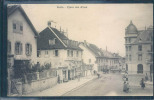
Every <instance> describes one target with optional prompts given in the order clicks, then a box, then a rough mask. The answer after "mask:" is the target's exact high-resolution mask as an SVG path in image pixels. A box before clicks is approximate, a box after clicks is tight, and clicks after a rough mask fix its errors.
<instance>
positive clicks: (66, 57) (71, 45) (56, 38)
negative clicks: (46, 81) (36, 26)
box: [37, 22, 82, 81]
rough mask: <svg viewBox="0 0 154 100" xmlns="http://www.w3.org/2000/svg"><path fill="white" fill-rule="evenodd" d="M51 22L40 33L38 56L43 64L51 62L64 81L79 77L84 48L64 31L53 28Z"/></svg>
mask: <svg viewBox="0 0 154 100" xmlns="http://www.w3.org/2000/svg"><path fill="white" fill-rule="evenodd" d="M51 24H52V23H51V22H48V27H47V28H45V29H44V30H43V31H41V32H40V33H39V38H38V42H37V44H38V49H37V56H38V62H39V63H40V64H41V65H44V64H47V63H49V64H51V68H52V69H53V68H54V69H56V74H57V75H59V76H60V77H61V79H62V80H63V81H68V80H71V79H74V78H75V77H77V75H78V74H79V73H80V70H81V64H82V63H81V57H82V49H81V48H80V47H79V46H78V45H79V44H78V42H77V41H73V40H70V39H69V38H68V37H67V36H66V35H65V34H66V33H64V32H63V31H61V29H60V30H58V29H56V28H53V27H52V26H51Z"/></svg>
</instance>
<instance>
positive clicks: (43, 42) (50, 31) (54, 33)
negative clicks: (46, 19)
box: [37, 27, 82, 50]
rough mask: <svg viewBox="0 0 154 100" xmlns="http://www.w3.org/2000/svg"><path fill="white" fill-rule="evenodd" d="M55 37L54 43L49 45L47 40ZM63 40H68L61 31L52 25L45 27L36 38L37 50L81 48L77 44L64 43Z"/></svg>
mask: <svg viewBox="0 0 154 100" xmlns="http://www.w3.org/2000/svg"><path fill="white" fill-rule="evenodd" d="M53 38H57V39H56V40H57V43H56V44H55V45H49V40H50V39H53ZM64 40H69V38H68V37H66V36H65V35H64V34H63V33H61V32H60V31H59V30H57V29H56V28H53V27H47V28H45V29H44V30H43V31H42V32H40V34H39V38H38V42H37V44H38V50H51V49H73V50H82V49H81V48H80V47H79V46H73V45H69V44H66V43H65V42H64Z"/></svg>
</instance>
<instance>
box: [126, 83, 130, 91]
mask: <svg viewBox="0 0 154 100" xmlns="http://www.w3.org/2000/svg"><path fill="white" fill-rule="evenodd" d="M129 90H130V86H129V82H128V81H127V83H126V92H127V93H128V92H129Z"/></svg>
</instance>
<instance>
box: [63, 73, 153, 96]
mask: <svg viewBox="0 0 154 100" xmlns="http://www.w3.org/2000/svg"><path fill="white" fill-rule="evenodd" d="M101 76H102V77H101V78H99V79H95V80H93V81H92V82H90V83H88V84H86V85H84V86H83V87H80V88H78V89H76V90H74V91H71V92H69V93H66V94H64V95H63V96H143V95H145V96H152V95H153V87H152V85H146V88H145V89H144V90H143V89H141V88H140V86H134V85H130V92H129V93H125V92H123V81H122V75H121V74H118V73H115V74H102V75H101ZM130 83H131V82H130ZM136 84H138V83H136Z"/></svg>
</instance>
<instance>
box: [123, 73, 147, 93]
mask: <svg viewBox="0 0 154 100" xmlns="http://www.w3.org/2000/svg"><path fill="white" fill-rule="evenodd" d="M147 80H148V75H147V73H146V76H145V79H144V78H141V81H140V86H141V88H142V89H144V88H145V81H147ZM123 81H124V84H123V91H124V92H126V93H128V92H129V90H130V86H129V81H128V73H127V72H125V74H124V75H123Z"/></svg>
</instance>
